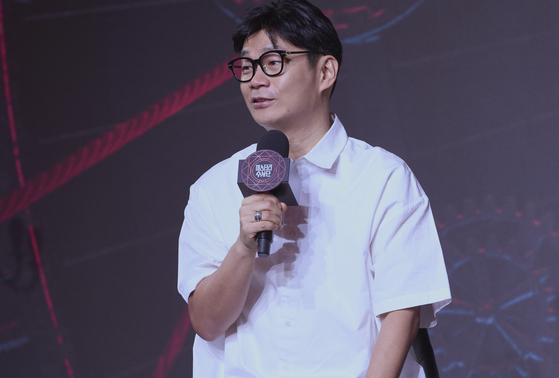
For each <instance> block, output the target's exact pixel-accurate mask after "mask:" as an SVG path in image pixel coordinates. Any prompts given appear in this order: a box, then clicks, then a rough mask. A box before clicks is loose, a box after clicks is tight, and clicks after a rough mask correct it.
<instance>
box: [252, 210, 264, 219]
mask: <svg viewBox="0 0 559 378" xmlns="http://www.w3.org/2000/svg"><path fill="white" fill-rule="evenodd" d="M254 220H255V221H257V222H260V221H261V220H262V212H261V211H260V210H256V211H255V212H254Z"/></svg>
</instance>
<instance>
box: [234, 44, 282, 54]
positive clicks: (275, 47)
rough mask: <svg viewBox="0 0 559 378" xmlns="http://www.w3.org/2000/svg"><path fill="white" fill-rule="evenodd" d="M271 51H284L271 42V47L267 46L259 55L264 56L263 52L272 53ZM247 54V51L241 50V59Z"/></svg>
mask: <svg viewBox="0 0 559 378" xmlns="http://www.w3.org/2000/svg"><path fill="white" fill-rule="evenodd" d="M272 50H285V49H284V48H282V47H281V46H278V45H277V44H276V43H275V42H273V41H272V45H271V46H270V45H268V46H266V47H264V48H263V49H262V50H260V51H261V55H262V54H264V53H265V52H268V51H272ZM247 54H248V50H246V49H245V50H242V51H241V57H244V56H246V55H247Z"/></svg>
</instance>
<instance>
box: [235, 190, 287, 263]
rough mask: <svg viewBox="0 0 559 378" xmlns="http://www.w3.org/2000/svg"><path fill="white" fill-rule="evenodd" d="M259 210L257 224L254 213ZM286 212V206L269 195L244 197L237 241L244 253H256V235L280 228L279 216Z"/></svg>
mask: <svg viewBox="0 0 559 378" xmlns="http://www.w3.org/2000/svg"><path fill="white" fill-rule="evenodd" d="M257 210H259V211H260V212H261V213H262V219H261V221H260V222H257V221H256V220H255V219H254V213H255V212H256V211H257ZM285 210H287V205H286V204H285V203H283V202H280V201H279V200H278V199H277V197H276V196H274V195H272V194H270V193H257V194H253V195H252V196H249V197H246V198H245V199H244V200H243V203H242V205H241V208H240V209H239V216H240V220H241V231H240V233H239V238H238V240H237V242H238V243H240V244H241V245H240V246H241V247H242V248H243V250H245V251H246V253H249V254H250V253H251V254H252V255H253V256H254V254H255V252H256V248H257V244H256V241H255V237H256V234H257V233H259V232H261V231H275V230H278V229H280V228H281V214H282V213H283V212H284V211H285Z"/></svg>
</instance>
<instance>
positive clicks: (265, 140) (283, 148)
mask: <svg viewBox="0 0 559 378" xmlns="http://www.w3.org/2000/svg"><path fill="white" fill-rule="evenodd" d="M256 150H257V151H260V150H272V151H275V152H277V153H278V154H280V155H281V156H282V157H284V158H286V157H289V139H287V136H285V134H284V133H282V132H281V131H279V130H270V131H268V132H265V133H264V134H262V136H261V137H260V139H258V145H257V147H256Z"/></svg>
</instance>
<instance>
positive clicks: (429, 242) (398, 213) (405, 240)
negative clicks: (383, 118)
mask: <svg viewBox="0 0 559 378" xmlns="http://www.w3.org/2000/svg"><path fill="white" fill-rule="evenodd" d="M384 193H385V194H384V195H383V198H382V199H381V207H380V208H381V211H380V212H379V218H380V219H381V220H380V221H379V222H378V225H377V227H376V230H375V232H374V236H373V240H372V245H371V251H372V260H373V308H374V313H375V315H376V316H378V315H381V314H384V313H386V312H389V311H394V310H399V309H404V308H410V307H415V306H421V310H420V327H422V328H426V327H432V326H434V325H435V324H436V314H437V312H438V311H439V310H440V309H442V308H443V307H444V306H446V305H447V304H449V303H450V299H451V296H450V288H449V284H448V277H447V273H446V267H445V263H444V258H443V253H442V249H441V245H440V242H439V238H438V234H437V230H436V227H435V222H434V220H433V215H432V212H431V208H430V205H429V200H428V199H427V197H426V196H425V194H424V193H423V190H422V189H421V187H420V186H419V183H418V182H417V181H416V179H415V177H414V176H413V174H412V173H411V171H410V170H409V168H407V166H404V167H403V168H401V169H398V170H397V171H395V172H393V174H392V175H390V177H389V179H388V181H387V184H386V188H385V192H384Z"/></svg>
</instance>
